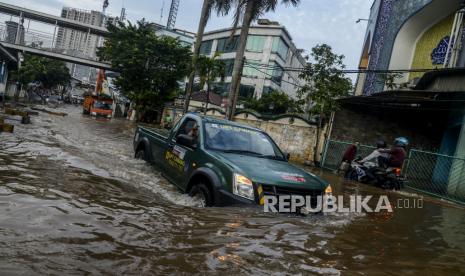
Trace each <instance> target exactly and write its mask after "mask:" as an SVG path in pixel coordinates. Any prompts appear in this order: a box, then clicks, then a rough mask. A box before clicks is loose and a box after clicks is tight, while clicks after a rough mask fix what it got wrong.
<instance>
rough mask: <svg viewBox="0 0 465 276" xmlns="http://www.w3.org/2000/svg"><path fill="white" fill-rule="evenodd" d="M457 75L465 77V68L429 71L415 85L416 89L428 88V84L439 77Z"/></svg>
mask: <svg viewBox="0 0 465 276" xmlns="http://www.w3.org/2000/svg"><path fill="white" fill-rule="evenodd" d="M457 75H459V76H460V75H461V76H464V77H465V68H445V69H436V70H432V71H428V72H426V73H425V74H424V75H423V77H422V78H421V79H420V81H418V84H417V85H416V86H415V90H423V89H426V88H428V86H429V85H430V84H431V83H432V82H433V81H434V80H435V79H437V78H440V77H444V76H457ZM464 91H465V88H464Z"/></svg>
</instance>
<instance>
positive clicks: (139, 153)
mask: <svg viewBox="0 0 465 276" xmlns="http://www.w3.org/2000/svg"><path fill="white" fill-rule="evenodd" d="M135 157H136V159H140V160H144V161H147V159H148V158H147V154H146V153H145V150H144V149H139V150H138V151H137V152H136V156H135Z"/></svg>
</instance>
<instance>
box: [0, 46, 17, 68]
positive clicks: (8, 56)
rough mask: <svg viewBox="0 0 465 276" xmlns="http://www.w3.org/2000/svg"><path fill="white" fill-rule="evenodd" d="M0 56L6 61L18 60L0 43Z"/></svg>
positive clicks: (15, 61)
mask: <svg viewBox="0 0 465 276" xmlns="http://www.w3.org/2000/svg"><path fill="white" fill-rule="evenodd" d="M0 56H1V57H3V58H5V59H6V61H9V62H14V63H17V62H18V60H17V59H16V57H15V56H14V55H12V54H11V53H10V52H9V51H8V50H7V49H6V48H5V47H3V45H2V44H1V43H0Z"/></svg>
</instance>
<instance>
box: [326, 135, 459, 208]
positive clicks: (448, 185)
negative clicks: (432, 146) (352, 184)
mask: <svg viewBox="0 0 465 276" xmlns="http://www.w3.org/2000/svg"><path fill="white" fill-rule="evenodd" d="M351 144H353V143H351V142H343V141H335V140H328V141H327V143H326V145H325V149H324V153H323V162H322V167H323V168H325V169H329V170H337V169H338V168H339V165H340V164H341V161H342V156H343V155H344V152H345V151H346V149H347V147H348V146H349V145H351ZM374 149H375V147H373V146H368V145H360V146H359V147H358V149H357V156H362V157H365V156H367V155H368V154H370V153H371V152H372V151H373V150H374ZM403 175H404V176H405V177H406V180H407V181H406V186H407V187H409V188H411V189H413V190H415V191H418V192H421V193H425V194H428V195H431V196H435V197H440V198H444V199H447V200H450V201H453V202H456V203H461V204H465V158H459V157H455V156H447V155H443V154H438V153H433V152H426V151H421V150H416V149H411V150H410V151H409V154H408V158H407V160H406V162H405V164H404V168H403Z"/></svg>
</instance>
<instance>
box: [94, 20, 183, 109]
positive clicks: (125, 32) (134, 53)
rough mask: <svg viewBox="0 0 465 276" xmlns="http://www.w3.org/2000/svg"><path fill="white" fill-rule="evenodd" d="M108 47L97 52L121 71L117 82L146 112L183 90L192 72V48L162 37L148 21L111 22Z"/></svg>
mask: <svg viewBox="0 0 465 276" xmlns="http://www.w3.org/2000/svg"><path fill="white" fill-rule="evenodd" d="M108 30H109V32H110V34H109V36H108V37H107V39H106V41H105V44H104V47H102V48H99V49H98V52H97V55H98V56H99V57H100V58H101V59H103V60H108V61H110V62H111V64H112V67H113V68H114V69H115V70H116V71H118V72H119V73H120V75H119V76H118V77H117V78H116V80H115V85H116V86H117V87H118V88H119V89H120V90H121V91H122V93H123V94H124V95H125V96H126V97H128V98H129V99H130V100H132V101H133V102H134V103H135V104H136V109H137V110H138V111H139V112H141V113H142V114H144V113H146V112H150V111H153V110H159V109H160V108H161V107H162V106H163V104H164V103H165V102H166V101H169V100H171V99H173V98H174V97H175V96H176V93H177V92H178V90H179V83H178V81H179V80H182V79H183V78H184V77H185V76H186V75H187V74H188V73H189V71H190V68H189V67H190V66H189V65H190V61H191V51H190V49H189V48H188V47H184V46H182V45H181V43H180V42H179V40H177V39H174V38H171V37H158V36H157V35H156V34H155V30H154V26H153V25H152V24H150V23H148V22H146V21H145V20H141V21H138V22H137V24H135V25H133V24H131V23H128V24H125V23H122V22H119V23H118V26H115V25H109V26H108Z"/></svg>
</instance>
